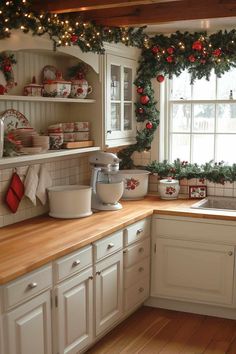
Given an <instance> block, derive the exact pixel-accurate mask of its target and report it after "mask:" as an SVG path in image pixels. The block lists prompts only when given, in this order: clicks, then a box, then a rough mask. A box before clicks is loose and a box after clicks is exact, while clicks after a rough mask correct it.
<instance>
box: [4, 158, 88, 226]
mask: <svg viewBox="0 0 236 354" xmlns="http://www.w3.org/2000/svg"><path fill="white" fill-rule="evenodd" d="M38 165H39V164H38ZM36 166H37V165H36ZM45 166H46V168H47V170H48V171H49V173H50V175H51V177H52V180H53V185H54V186H60V185H70V184H85V185H88V184H89V183H90V166H89V163H88V155H87V154H84V155H83V156H80V157H76V158H69V159H68V157H67V158H66V159H57V160H53V161H50V162H47V163H45ZM13 170H14V169H13V168H9V169H3V170H0V201H1V203H0V227H3V226H6V225H9V224H14V223H16V222H18V221H22V220H26V219H30V218H32V217H34V216H38V215H42V214H45V213H47V212H48V210H49V206H48V203H47V204H46V205H45V206H43V205H42V204H41V203H40V201H39V200H37V205H36V206H34V205H33V204H32V203H31V201H30V200H29V199H28V198H27V197H24V198H23V199H22V200H21V203H20V205H19V208H18V210H17V212H16V213H15V214H13V213H12V212H11V211H10V209H9V208H8V207H7V205H6V203H5V195H6V192H7V189H8V187H9V184H10V180H11V177H12V173H13ZM27 170H28V165H24V166H20V167H18V168H17V173H18V174H19V176H20V178H21V180H22V181H24V178H25V175H26V173H27Z"/></svg>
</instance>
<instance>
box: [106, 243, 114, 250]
mask: <svg viewBox="0 0 236 354" xmlns="http://www.w3.org/2000/svg"><path fill="white" fill-rule="evenodd" d="M114 246H115V245H114V243H108V245H107V249H108V250H110V249H111V248H113V247H114Z"/></svg>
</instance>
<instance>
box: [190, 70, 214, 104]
mask: <svg viewBox="0 0 236 354" xmlns="http://www.w3.org/2000/svg"><path fill="white" fill-rule="evenodd" d="M215 98H216V76H215V74H211V76H210V80H209V81H207V80H206V79H204V78H203V79H201V80H196V81H195V82H194V85H193V99H194V100H214V99H215Z"/></svg>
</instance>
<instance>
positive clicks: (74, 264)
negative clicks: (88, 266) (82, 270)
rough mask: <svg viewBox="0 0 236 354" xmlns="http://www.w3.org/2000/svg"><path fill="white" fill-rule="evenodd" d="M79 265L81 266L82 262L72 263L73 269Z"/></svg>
mask: <svg viewBox="0 0 236 354" xmlns="http://www.w3.org/2000/svg"><path fill="white" fill-rule="evenodd" d="M79 264H80V261H79V260H77V261H74V262H73V263H72V267H77V266H78V265H79Z"/></svg>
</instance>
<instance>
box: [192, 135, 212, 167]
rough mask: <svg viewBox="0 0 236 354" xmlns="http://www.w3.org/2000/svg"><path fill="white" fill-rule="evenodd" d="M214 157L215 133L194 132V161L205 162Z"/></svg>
mask: <svg viewBox="0 0 236 354" xmlns="http://www.w3.org/2000/svg"><path fill="white" fill-rule="evenodd" d="M213 159H214V135H213V134H206V135H202V134H194V135H193V142H192V162H194V163H199V164H201V163H205V162H208V161H210V160H213Z"/></svg>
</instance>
